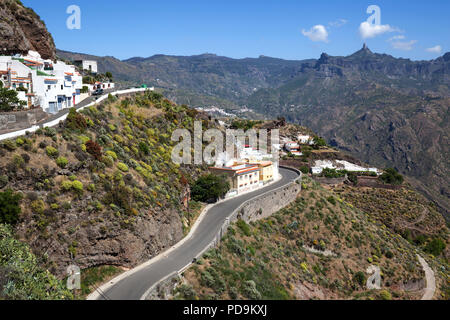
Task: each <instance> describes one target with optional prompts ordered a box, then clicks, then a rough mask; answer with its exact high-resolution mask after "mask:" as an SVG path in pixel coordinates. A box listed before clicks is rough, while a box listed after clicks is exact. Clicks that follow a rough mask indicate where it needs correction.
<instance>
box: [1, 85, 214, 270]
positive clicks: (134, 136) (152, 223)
mask: <svg viewBox="0 0 450 320" xmlns="http://www.w3.org/2000/svg"><path fill="white" fill-rule="evenodd" d="M196 119H197V120H202V121H203V124H204V125H203V127H204V129H205V130H206V129H207V128H209V127H210V126H212V125H214V123H212V122H210V121H209V120H208V117H205V115H203V114H200V113H197V112H196V111H195V110H192V109H189V108H187V107H185V106H177V105H174V104H173V103H171V102H169V101H168V100H166V99H164V98H163V97H162V96H161V95H158V94H155V93H150V92H149V93H145V94H140V95H134V96H129V97H126V98H122V99H120V100H117V98H115V97H113V96H110V97H109V99H108V101H107V102H106V103H102V104H101V105H98V106H94V107H91V108H88V109H85V110H83V111H82V112H81V113H76V112H74V111H71V112H70V114H69V116H68V118H67V120H66V121H65V123H62V124H61V125H60V126H59V127H58V128H53V129H50V128H46V129H43V130H38V131H37V132H36V133H35V134H29V135H27V136H25V137H20V138H18V139H16V140H8V141H4V142H2V143H1V144H0V192H6V190H8V189H12V191H13V192H14V193H17V194H20V195H21V199H22V200H21V201H20V202H19V206H20V209H21V210H19V211H18V212H19V213H14V212H15V211H14V210H13V216H14V214H16V216H15V217H14V219H9V220H8V221H5V222H4V223H10V224H12V225H14V230H15V233H16V234H17V236H18V237H19V238H20V239H21V240H23V241H24V242H26V243H28V244H29V245H30V247H31V248H32V250H33V252H34V253H35V254H36V255H37V256H39V257H43V256H45V257H46V261H45V263H44V264H43V267H45V268H48V270H50V271H51V272H52V273H54V274H56V275H58V276H59V277H62V276H64V274H65V272H66V268H67V266H69V265H72V264H75V265H78V266H79V267H80V268H81V269H87V268H91V267H97V266H104V265H113V266H121V267H134V266H136V265H137V264H139V263H141V262H143V261H146V260H148V259H149V258H151V257H153V256H155V255H157V254H159V253H160V252H161V251H163V250H165V249H167V248H168V247H170V246H171V245H173V244H175V243H176V242H178V241H179V240H181V238H182V237H183V235H184V231H185V229H187V228H189V227H190V225H189V223H190V220H191V217H190V216H189V213H188V212H189V211H188V210H187V208H186V207H185V206H184V203H183V199H184V197H185V193H186V188H187V185H188V184H191V183H192V182H193V181H195V179H196V177H198V176H199V175H201V174H202V173H203V172H204V170H205V168H204V167H191V166H183V167H180V166H178V165H175V164H174V163H173V162H172V161H171V152H172V147H173V146H174V142H172V141H171V135H172V132H173V130H175V129H176V128H186V129H188V130H192V129H193V123H194V120H196ZM197 207H198V206H197ZM190 213H191V214H192V213H193V212H192V210H191V211H190ZM8 214H10V212H8Z"/></svg>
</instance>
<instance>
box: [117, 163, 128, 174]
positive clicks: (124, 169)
mask: <svg viewBox="0 0 450 320" xmlns="http://www.w3.org/2000/svg"><path fill="white" fill-rule="evenodd" d="M117 168H119V170H120V171H122V172H128V171H129V169H128V166H127V165H126V164H125V163H122V162H119V163H118V164H117Z"/></svg>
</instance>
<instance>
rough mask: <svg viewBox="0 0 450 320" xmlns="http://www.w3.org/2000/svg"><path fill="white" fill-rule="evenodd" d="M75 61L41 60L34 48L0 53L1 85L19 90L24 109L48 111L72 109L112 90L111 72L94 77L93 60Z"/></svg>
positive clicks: (95, 63) (113, 84)
mask: <svg viewBox="0 0 450 320" xmlns="http://www.w3.org/2000/svg"><path fill="white" fill-rule="evenodd" d="M74 63H75V65H71V64H68V63H66V62H63V61H56V62H54V61H52V60H46V59H42V58H41V55H40V54H39V53H38V52H35V51H29V52H28V54H26V55H21V54H16V55H13V56H0V82H1V85H2V86H3V88H6V89H10V90H15V91H16V92H17V93H18V98H19V99H20V100H21V101H22V102H23V105H24V109H36V108H41V109H42V110H43V111H44V112H46V113H49V114H55V113H58V112H59V111H61V110H63V109H67V108H72V107H74V106H76V105H77V104H79V103H80V102H82V101H83V100H85V99H87V98H88V97H89V96H91V95H96V94H101V93H103V91H107V90H112V89H114V87H115V83H114V82H113V81H112V75H111V74H109V77H107V76H101V77H98V76H97V75H98V67H97V62H96V61H84V60H83V61H75V62H74ZM96 80H102V81H96ZM3 111H4V110H3Z"/></svg>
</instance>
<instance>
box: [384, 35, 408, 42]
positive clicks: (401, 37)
mask: <svg viewBox="0 0 450 320" xmlns="http://www.w3.org/2000/svg"><path fill="white" fill-rule="evenodd" d="M405 39H406V37H405V36H403V35H399V36H394V37H392V38H390V39H389V40H388V41H394V40H405Z"/></svg>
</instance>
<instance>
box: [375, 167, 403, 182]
mask: <svg viewBox="0 0 450 320" xmlns="http://www.w3.org/2000/svg"><path fill="white" fill-rule="evenodd" d="M380 180H381V181H383V182H384V183H387V184H393V185H401V184H402V183H403V180H404V178H403V176H402V175H401V174H400V173H398V172H397V170H395V169H392V168H389V169H386V170H385V172H384V173H383V174H382V175H381V176H380Z"/></svg>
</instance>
